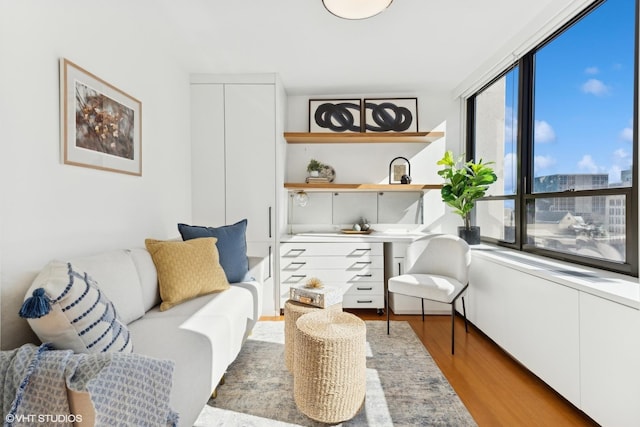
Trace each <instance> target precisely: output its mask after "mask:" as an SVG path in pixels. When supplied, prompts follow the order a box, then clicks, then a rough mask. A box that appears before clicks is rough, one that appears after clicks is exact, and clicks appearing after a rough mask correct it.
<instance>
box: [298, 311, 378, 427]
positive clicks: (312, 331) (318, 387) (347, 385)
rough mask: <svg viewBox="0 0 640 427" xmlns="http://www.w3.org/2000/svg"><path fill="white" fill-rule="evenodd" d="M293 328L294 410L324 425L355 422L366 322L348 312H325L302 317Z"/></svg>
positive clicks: (363, 385)
mask: <svg viewBox="0 0 640 427" xmlns="http://www.w3.org/2000/svg"><path fill="white" fill-rule="evenodd" d="M296 326H297V328H296V339H295V352H296V357H295V360H294V362H293V366H294V369H293V394H294V400H295V402H296V406H297V407H298V409H299V410H300V412H302V413H303V414H305V415H306V416H308V417H309V418H312V419H314V420H316V421H320V422H323V423H338V422H341V421H346V420H349V419H351V418H353V417H354V416H355V415H356V414H357V413H358V411H359V410H360V408H361V407H362V403H363V402H364V397H365V392H366V368H367V366H366V365H367V355H366V341H367V339H366V334H367V328H366V326H365V323H364V322H363V321H362V320H360V319H359V318H358V317H356V316H354V315H353V314H350V313H344V312H342V311H327V310H324V311H316V312H312V313H307V314H305V315H303V316H300V318H299V319H298V321H297V322H296Z"/></svg>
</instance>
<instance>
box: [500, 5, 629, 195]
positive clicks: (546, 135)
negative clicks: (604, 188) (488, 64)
mask: <svg viewBox="0 0 640 427" xmlns="http://www.w3.org/2000/svg"><path fill="white" fill-rule="evenodd" d="M634 9H635V2H634V1H632V0H608V1H607V2H605V3H604V4H603V5H602V6H600V7H599V8H598V9H597V10H596V11H595V12H594V13H591V14H590V15H588V16H587V17H585V18H584V19H582V20H581V21H579V22H578V23H577V24H576V25H574V26H573V27H571V28H570V29H569V30H568V31H566V32H564V33H563V34H562V35H561V36H560V37H558V38H556V39H555V40H554V41H552V42H551V43H550V44H548V45H546V46H544V47H543V48H541V49H540V50H539V51H538V52H537V54H536V56H535V67H536V71H535V72H536V74H535V76H536V77H535V78H536V80H535V82H536V86H535V148H534V151H535V152H534V159H535V160H534V171H535V176H543V175H551V174H556V173H607V174H609V182H610V183H611V182H618V181H619V180H620V171H621V170H624V169H629V168H630V167H631V161H632V148H633V142H632V124H633V71H634V62H633V60H634V55H633V51H634V33H635V22H634V16H635V12H634ZM512 74H515V73H512ZM512 80H513V78H512V77H510V76H507V91H509V87H510V85H511V84H513V83H514V82H513V81H512ZM514 90H515V91H516V93H517V89H516V88H515V87H514ZM513 108H517V105H514V103H513V100H509V96H508V97H507V111H509V110H511V109H513ZM510 124H511V123H510V120H507V126H510ZM508 135H509V132H507V137H508ZM507 145H510V144H507ZM505 150H506V151H505V152H506V153H509V152H510V151H512V150H511V148H510V147H509V146H507V147H505ZM507 156H509V154H507ZM508 160H509V159H505V169H506V167H507V165H508V164H509V163H508ZM505 173H507V171H506V170H505ZM505 190H507V189H506V188H505Z"/></svg>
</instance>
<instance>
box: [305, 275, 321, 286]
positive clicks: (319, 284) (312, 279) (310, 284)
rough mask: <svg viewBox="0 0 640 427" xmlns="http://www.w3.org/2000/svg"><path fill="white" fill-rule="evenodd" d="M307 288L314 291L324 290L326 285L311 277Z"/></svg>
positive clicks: (306, 284)
mask: <svg viewBox="0 0 640 427" xmlns="http://www.w3.org/2000/svg"><path fill="white" fill-rule="evenodd" d="M305 287H307V288H312V289H322V288H324V285H323V284H322V282H321V281H320V279H318V278H317V277H311V278H309V280H307V283H305Z"/></svg>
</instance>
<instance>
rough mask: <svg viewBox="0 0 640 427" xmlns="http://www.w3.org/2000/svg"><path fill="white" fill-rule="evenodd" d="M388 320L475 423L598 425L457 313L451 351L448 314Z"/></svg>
mask: <svg viewBox="0 0 640 427" xmlns="http://www.w3.org/2000/svg"><path fill="white" fill-rule="evenodd" d="M345 311H349V312H351V313H354V314H356V315H357V316H359V317H360V318H361V319H363V320H386V315H383V316H379V315H377V314H376V311H375V310H345ZM263 319H264V320H283V319H284V317H283V316H279V317H263ZM391 320H406V321H407V322H409V324H410V325H411V327H412V328H413V330H414V331H415V332H416V335H417V336H418V337H419V338H420V340H421V341H422V343H423V344H424V346H425V347H426V348H427V350H428V351H429V353H430V354H431V356H432V357H433V359H434V360H435V362H436V363H437V364H438V367H439V368H440V370H441V371H442V372H443V373H444V375H445V377H446V378H447V380H448V381H449V383H450V384H451V386H452V387H453V389H454V390H455V391H456V393H457V394H458V396H460V399H461V400H462V402H463V403H464V404H465V406H466V407H467V409H468V410H469V412H470V413H471V415H472V416H473V418H474V419H475V420H476V422H477V423H478V425H479V426H480V427H485V426H486V427H499V426H508V427H520V426H523V427H526V426H531V427H565V426H566V427H569V426H598V424H597V423H596V422H594V421H593V420H591V419H590V418H589V417H588V416H587V415H585V414H584V413H583V412H581V411H580V410H578V409H577V408H575V407H574V406H573V405H571V404H570V403H569V402H568V401H567V400H565V399H564V398H563V397H562V396H560V395H559V394H558V393H556V392H555V391H554V390H553V389H551V388H550V387H549V386H547V385H546V384H545V383H544V382H543V381H542V380H540V379H539V378H538V377H536V376H535V375H533V374H532V373H531V372H529V371H528V370H527V369H525V368H524V367H523V366H522V365H520V364H519V363H518V362H516V361H515V360H514V359H512V358H511V357H510V356H508V355H507V354H506V353H505V352H504V351H502V350H501V349H500V348H499V347H498V346H497V345H496V344H495V343H494V342H493V341H491V340H490V339H489V338H487V337H486V336H485V335H484V334H483V333H482V332H480V331H479V330H478V329H476V328H475V327H473V326H472V325H471V324H470V325H469V333H468V334H466V333H465V332H464V320H463V319H462V318H460V317H458V318H456V354H455V355H453V356H452V355H451V317H449V316H426V318H425V321H424V323H423V322H422V317H421V316H419V315H418V316H396V315H393V314H392V315H391ZM391 333H393V330H392V331H391Z"/></svg>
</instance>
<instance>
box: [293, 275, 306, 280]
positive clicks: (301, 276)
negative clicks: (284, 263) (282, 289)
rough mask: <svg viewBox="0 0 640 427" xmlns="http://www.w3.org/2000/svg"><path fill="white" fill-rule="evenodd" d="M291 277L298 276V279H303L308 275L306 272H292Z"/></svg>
mask: <svg viewBox="0 0 640 427" xmlns="http://www.w3.org/2000/svg"><path fill="white" fill-rule="evenodd" d="M291 277H295V278H298V279H303V278H305V277H307V275H306V274H292V275H291Z"/></svg>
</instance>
